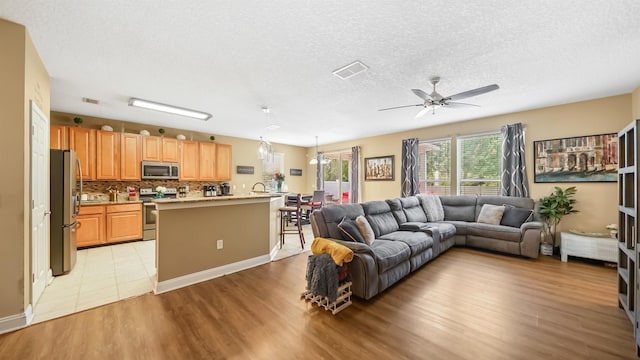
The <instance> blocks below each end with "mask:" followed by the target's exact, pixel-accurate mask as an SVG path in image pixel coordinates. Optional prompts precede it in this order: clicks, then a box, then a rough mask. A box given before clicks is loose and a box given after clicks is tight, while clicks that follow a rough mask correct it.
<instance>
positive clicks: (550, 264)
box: [0, 248, 636, 359]
mask: <svg viewBox="0 0 640 360" xmlns="http://www.w3.org/2000/svg"><path fill="white" fill-rule="evenodd" d="M306 257H307V254H301V255H297V256H293V257H290V258H287V259H284V260H280V261H276V262H272V263H269V264H266V265H263V266H260V267H257V268H253V269H249V270H246V271H242V272H239V273H235V274H231V275H228V276H224V277H221V278H218V279H214V280H211V281H207V282H204V283H200V284H196V285H193V286H189V287H187V288H183V289H179V290H176V291H172V292H169V293H165V294H162V295H157V296H156V295H152V294H147V295H143V296H140V297H137V298H132V299H128V300H124V301H120V302H118V303H114V304H110V305H106V306H103V307H100V308H96V309H91V310H87V311H84V312H81V313H77V314H73V315H70V316H67V317H64V318H60V319H55V320H51V321H47V322H44V323H39V324H35V325H33V326H30V327H28V328H26V329H22V330H19V331H16V332H13V333H9V334H5V335H2V336H0V358H2V359H40V358H47V359H551V358H553V359H624V358H628V359H635V358H636V357H635V345H634V340H633V329H632V326H631V323H630V322H629V320H628V319H627V318H626V315H625V314H624V313H623V311H622V310H620V309H618V306H617V300H616V293H617V284H616V276H617V275H616V271H615V269H613V268H607V267H604V266H601V265H594V264H588V263H582V262H579V261H573V260H572V261H570V262H568V263H562V262H560V260H559V259H557V258H549V257H541V258H540V259H538V260H527V259H522V258H516V257H511V256H507V255H498V254H492V253H487V252H482V251H477V250H471V249H463V248H454V249H451V250H449V251H447V252H446V253H444V254H443V255H441V256H440V257H439V258H437V259H435V260H434V261H432V262H431V263H429V264H427V265H426V266H425V267H423V268H422V269H420V270H418V271H417V272H416V273H414V274H412V275H411V276H409V277H407V278H405V279H404V280H402V281H401V282H399V283H398V284H396V285H395V286H393V287H392V288H391V289H388V290H387V291H385V292H383V293H382V294H380V295H378V296H377V297H375V298H374V299H372V300H369V301H362V300H356V301H355V302H354V304H353V305H352V306H351V307H350V308H348V309H346V310H344V311H342V312H341V313H339V314H338V315H336V316H333V315H331V314H330V313H328V312H326V311H324V310H321V309H318V308H317V307H315V306H313V305H309V304H307V303H305V302H304V301H302V300H300V293H301V292H302V291H303V288H304V284H305V280H304V272H305V267H306Z"/></svg>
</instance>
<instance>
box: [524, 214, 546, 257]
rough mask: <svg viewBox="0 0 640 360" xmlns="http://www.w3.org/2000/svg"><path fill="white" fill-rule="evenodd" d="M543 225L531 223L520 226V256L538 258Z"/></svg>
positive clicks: (536, 222)
mask: <svg viewBox="0 0 640 360" xmlns="http://www.w3.org/2000/svg"><path fill="white" fill-rule="evenodd" d="M543 226H544V225H543V223H541V222H539V221H529V222H526V223H524V224H522V226H520V232H521V238H520V254H521V255H523V256H526V257H530V258H533V259H535V258H537V257H538V253H539V251H540V234H541V233H542V229H543Z"/></svg>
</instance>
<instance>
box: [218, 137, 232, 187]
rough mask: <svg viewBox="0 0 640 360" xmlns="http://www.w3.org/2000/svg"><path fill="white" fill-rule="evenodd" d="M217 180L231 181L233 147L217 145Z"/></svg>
mask: <svg viewBox="0 0 640 360" xmlns="http://www.w3.org/2000/svg"><path fill="white" fill-rule="evenodd" d="M216 180H219V181H230V180H231V145H226V144H216Z"/></svg>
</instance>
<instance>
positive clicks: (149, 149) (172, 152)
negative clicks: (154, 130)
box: [142, 136, 180, 162]
mask: <svg viewBox="0 0 640 360" xmlns="http://www.w3.org/2000/svg"><path fill="white" fill-rule="evenodd" d="M178 150H179V147H178V139H171V138H165V137H163V136H162V137H161V136H144V137H142V160H145V161H167V162H179V161H180V152H179V151H178Z"/></svg>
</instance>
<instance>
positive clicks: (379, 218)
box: [362, 201, 399, 238]
mask: <svg viewBox="0 0 640 360" xmlns="http://www.w3.org/2000/svg"><path fill="white" fill-rule="evenodd" d="M362 209H363V210H364V213H365V217H366V218H367V220H368V221H369V225H371V228H372V229H373V233H374V234H375V236H376V238H379V237H380V236H382V235H384V234H388V233H390V232H394V231H397V230H398V229H399V227H398V222H397V221H396V218H395V217H394V216H393V214H392V213H391V207H389V204H388V203H387V202H386V201H369V202H366V203H363V204H362Z"/></svg>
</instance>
